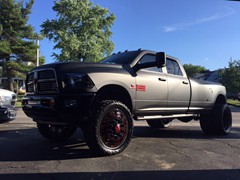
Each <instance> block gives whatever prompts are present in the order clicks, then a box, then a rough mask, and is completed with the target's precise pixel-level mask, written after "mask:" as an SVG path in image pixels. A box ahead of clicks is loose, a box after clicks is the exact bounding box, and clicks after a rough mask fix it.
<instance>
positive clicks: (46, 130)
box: [37, 123, 77, 141]
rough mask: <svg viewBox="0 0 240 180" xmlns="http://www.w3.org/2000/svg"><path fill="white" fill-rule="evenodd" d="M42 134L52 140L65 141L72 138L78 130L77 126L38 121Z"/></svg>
mask: <svg viewBox="0 0 240 180" xmlns="http://www.w3.org/2000/svg"><path fill="white" fill-rule="evenodd" d="M37 127H38V131H39V132H40V134H41V135H42V136H43V137H45V138H47V139H49V140H52V141H63V140H66V139H68V138H70V137H71V136H72V135H73V134H74V133H75V131H76V129H77V127H75V126H67V125H66V126H64V125H51V124H42V123H37Z"/></svg>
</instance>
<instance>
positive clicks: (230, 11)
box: [163, 8, 235, 32]
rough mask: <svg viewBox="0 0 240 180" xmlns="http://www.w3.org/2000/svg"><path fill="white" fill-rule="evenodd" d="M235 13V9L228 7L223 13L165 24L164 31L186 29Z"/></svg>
mask: <svg viewBox="0 0 240 180" xmlns="http://www.w3.org/2000/svg"><path fill="white" fill-rule="evenodd" d="M234 13H235V10H234V9H232V8H226V10H225V12H223V13H216V14H214V15H212V16H209V17H203V18H200V19H196V20H195V21H193V22H187V23H178V24H173V25H169V26H164V27H163V31H164V32H173V31H178V30H182V29H185V28H187V27H191V26H195V25H199V24H203V23H207V22H211V21H214V20H217V19H222V18H225V17H227V16H231V15H233V14H234Z"/></svg>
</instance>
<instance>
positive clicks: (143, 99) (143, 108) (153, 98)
mask: <svg viewBox="0 0 240 180" xmlns="http://www.w3.org/2000/svg"><path fill="white" fill-rule="evenodd" d="M147 62H155V55H153V54H145V55H144V56H143V57H142V58H141V59H140V60H139V61H138V64H143V63H147ZM135 88H136V98H135V105H136V107H135V108H136V113H138V114H141V113H143V114H145V115H146V114H159V112H161V111H163V109H164V108H166V107H167V94H168V91H167V78H166V74H163V73H162V69H161V68H157V67H156V66H155V67H150V68H145V69H140V70H138V71H137V76H136V87H135Z"/></svg>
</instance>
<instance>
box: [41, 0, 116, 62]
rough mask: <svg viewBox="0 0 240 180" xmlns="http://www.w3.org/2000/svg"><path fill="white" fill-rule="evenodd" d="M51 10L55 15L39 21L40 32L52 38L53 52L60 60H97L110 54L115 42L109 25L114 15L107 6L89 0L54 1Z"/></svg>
mask: <svg viewBox="0 0 240 180" xmlns="http://www.w3.org/2000/svg"><path fill="white" fill-rule="evenodd" d="M53 10H54V11H55V12H57V18H56V19H52V20H47V21H45V22H44V23H43V24H42V28H43V29H42V33H43V34H44V35H45V36H46V37H48V38H49V39H50V40H53V41H54V42H55V43H56V44H55V46H54V48H55V49H60V50H61V53H60V54H56V53H53V56H54V57H55V58H56V59H57V60H59V61H63V60H68V61H87V62H89V61H98V60H100V59H102V58H103V57H104V56H106V55H109V54H111V52H112V51H113V48H114V44H113V43H112V41H111V40H110V37H111V35H112V33H111V31H110V28H111V26H112V25H113V23H114V20H115V16H114V15H113V14H112V13H109V11H108V9H106V8H102V7H100V6H99V5H94V4H93V3H92V2H90V1H89V0H59V1H55V5H54V6H53Z"/></svg>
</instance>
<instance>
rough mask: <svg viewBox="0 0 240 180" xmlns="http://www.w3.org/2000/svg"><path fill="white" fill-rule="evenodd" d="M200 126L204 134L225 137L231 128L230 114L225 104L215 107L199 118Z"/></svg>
mask: <svg viewBox="0 0 240 180" xmlns="http://www.w3.org/2000/svg"><path fill="white" fill-rule="evenodd" d="M200 125H201V128H202V130H203V132H204V133H205V134H209V135H227V134H229V133H230V131H231V128H232V114H231V111H230V108H229V107H228V105H227V104H217V105H215V107H214V109H213V111H212V112H211V113H209V114H203V115H201V117H200Z"/></svg>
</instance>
